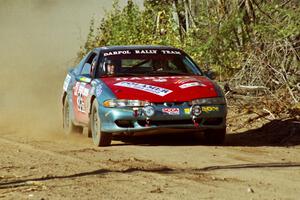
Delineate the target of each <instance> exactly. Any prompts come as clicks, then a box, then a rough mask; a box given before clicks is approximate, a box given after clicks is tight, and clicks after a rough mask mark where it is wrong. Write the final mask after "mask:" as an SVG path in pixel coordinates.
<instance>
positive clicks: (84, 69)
mask: <svg viewBox="0 0 300 200" xmlns="http://www.w3.org/2000/svg"><path fill="white" fill-rule="evenodd" d="M96 61H97V54H96V53H94V52H92V53H91V54H90V55H89V56H88V58H87V60H86V62H85V63H84V65H83V67H82V70H81V73H80V74H81V75H83V76H90V73H91V68H92V65H93V64H95V62H96Z"/></svg>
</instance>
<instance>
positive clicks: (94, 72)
mask: <svg viewBox="0 0 300 200" xmlns="http://www.w3.org/2000/svg"><path fill="white" fill-rule="evenodd" d="M62 103H63V127H64V130H65V132H66V133H67V134H70V133H72V132H75V131H82V129H83V127H87V128H88V133H89V135H90V136H91V137H92V138H93V142H94V144H95V145H97V146H108V145H110V144H111V140H112V135H113V134H120V133H124V134H137V133H140V132H148V131H150V132H151V133H152V132H156V131H160V132H161V131H170V130H171V131H172V130H174V131H178V130H179V131H182V134H185V132H186V130H191V131H198V132H204V138H205V140H206V141H207V142H209V143H210V144H221V143H222V142H223V141H224V139H225V134H226V114H227V108H226V101H225V98H224V94H223V92H222V90H221V88H220V87H219V86H218V85H217V84H216V83H215V82H213V81H212V80H210V79H209V78H208V77H207V76H206V75H205V74H204V73H203V72H202V71H201V69H200V68H199V67H198V66H197V65H196V63H195V62H194V61H193V60H192V59H191V58H190V57H189V56H188V55H187V54H186V53H184V52H183V51H182V50H180V49H177V48H173V47H167V46H108V47H100V48H95V49H94V50H93V51H91V52H90V53H88V54H87V55H86V56H85V57H84V58H83V59H82V60H81V62H80V63H79V64H78V65H77V66H76V67H74V68H72V69H71V70H70V71H69V72H68V74H67V76H66V78H65V81H64V85H63V94H62Z"/></svg>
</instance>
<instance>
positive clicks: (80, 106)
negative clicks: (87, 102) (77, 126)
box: [77, 92, 85, 112]
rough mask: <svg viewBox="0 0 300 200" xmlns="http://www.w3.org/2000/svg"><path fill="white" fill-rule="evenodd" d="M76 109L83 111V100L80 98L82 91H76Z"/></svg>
mask: <svg viewBox="0 0 300 200" xmlns="http://www.w3.org/2000/svg"><path fill="white" fill-rule="evenodd" d="M77 109H78V111H79V112H85V110H84V101H83V98H82V93H80V92H78V95H77Z"/></svg>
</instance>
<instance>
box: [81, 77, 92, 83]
mask: <svg viewBox="0 0 300 200" xmlns="http://www.w3.org/2000/svg"><path fill="white" fill-rule="evenodd" d="M91 80H92V79H91V78H88V77H80V78H79V81H81V82H91Z"/></svg>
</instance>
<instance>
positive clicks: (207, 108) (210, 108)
mask: <svg viewBox="0 0 300 200" xmlns="http://www.w3.org/2000/svg"><path fill="white" fill-rule="evenodd" d="M202 111H203V112H206V113H209V112H218V111H220V108H219V107H218V106H202Z"/></svg>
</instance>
